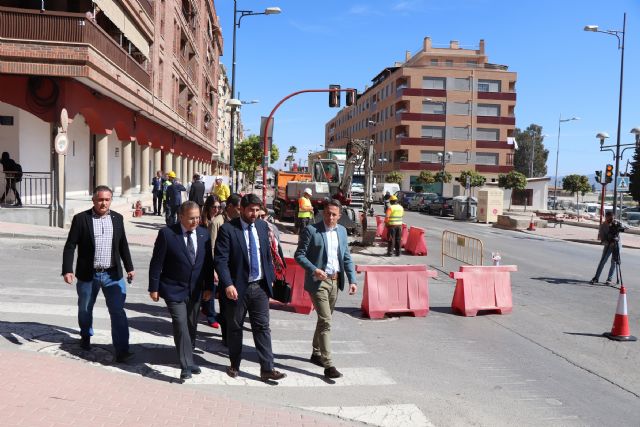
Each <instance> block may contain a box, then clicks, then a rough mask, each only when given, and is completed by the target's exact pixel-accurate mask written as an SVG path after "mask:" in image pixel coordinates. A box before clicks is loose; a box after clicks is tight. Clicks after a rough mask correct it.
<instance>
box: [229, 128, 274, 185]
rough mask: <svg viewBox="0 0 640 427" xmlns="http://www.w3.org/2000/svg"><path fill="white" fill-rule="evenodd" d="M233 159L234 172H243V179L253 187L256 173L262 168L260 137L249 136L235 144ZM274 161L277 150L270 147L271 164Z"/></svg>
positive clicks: (262, 155) (262, 153)
mask: <svg viewBox="0 0 640 427" xmlns="http://www.w3.org/2000/svg"><path fill="white" fill-rule="evenodd" d="M274 153H275V158H274ZM234 157H235V158H234V162H235V168H236V170H237V171H239V172H243V173H244V175H245V179H247V180H248V181H249V184H251V185H253V183H254V181H255V179H256V171H257V170H258V169H260V168H261V167H262V159H263V157H264V149H263V148H262V147H261V144H260V137H259V136H258V135H251V136H249V137H248V138H246V139H244V140H243V141H242V142H240V143H239V144H237V145H236V147H235V150H234ZM276 160H278V148H277V147H276V146H275V145H272V147H271V163H273V162H275V161H276Z"/></svg>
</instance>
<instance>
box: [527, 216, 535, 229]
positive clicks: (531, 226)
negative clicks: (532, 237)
mask: <svg viewBox="0 0 640 427" xmlns="http://www.w3.org/2000/svg"><path fill="white" fill-rule="evenodd" d="M527 230H529V231H536V224H535V222H533V215H531V221H529V228H527Z"/></svg>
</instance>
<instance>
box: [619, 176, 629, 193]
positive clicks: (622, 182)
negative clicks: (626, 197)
mask: <svg viewBox="0 0 640 427" xmlns="http://www.w3.org/2000/svg"><path fill="white" fill-rule="evenodd" d="M616 187H617V189H618V191H619V192H621V193H628V192H629V177H628V176H619V177H618V182H617V184H616Z"/></svg>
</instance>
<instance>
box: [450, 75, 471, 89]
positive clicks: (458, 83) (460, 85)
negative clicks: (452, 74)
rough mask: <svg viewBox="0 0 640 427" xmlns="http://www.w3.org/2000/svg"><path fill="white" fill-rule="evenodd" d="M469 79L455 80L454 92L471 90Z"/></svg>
mask: <svg viewBox="0 0 640 427" xmlns="http://www.w3.org/2000/svg"><path fill="white" fill-rule="evenodd" d="M470 87H471V86H470V84H469V79H468V78H464V79H460V78H454V79H453V90H469V88H470Z"/></svg>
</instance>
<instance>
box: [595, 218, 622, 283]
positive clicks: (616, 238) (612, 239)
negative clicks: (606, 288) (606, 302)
mask: <svg viewBox="0 0 640 427" xmlns="http://www.w3.org/2000/svg"><path fill="white" fill-rule="evenodd" d="M613 221H614V220H613V212H612V211H608V212H607V213H606V214H605V220H604V222H603V223H602V224H600V229H599V230H598V239H599V240H600V243H602V244H603V245H604V248H603V249H602V256H601V257H600V263H599V264H598V269H597V270H596V275H595V276H593V279H591V282H590V283H591V284H592V285H595V284H596V283H598V281H599V280H600V273H602V269H603V268H604V266H605V265H606V264H607V260H608V259H609V257H610V256H611V255H613V257H612V258H611V266H610V267H609V274H607V281H606V282H605V284H606V285H610V284H611V281H612V280H613V274H614V273H615V269H616V263H617V262H618V261H619V260H620V259H619V257H620V235H619V234H618V233H611V230H610V228H611V225H612V223H613Z"/></svg>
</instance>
